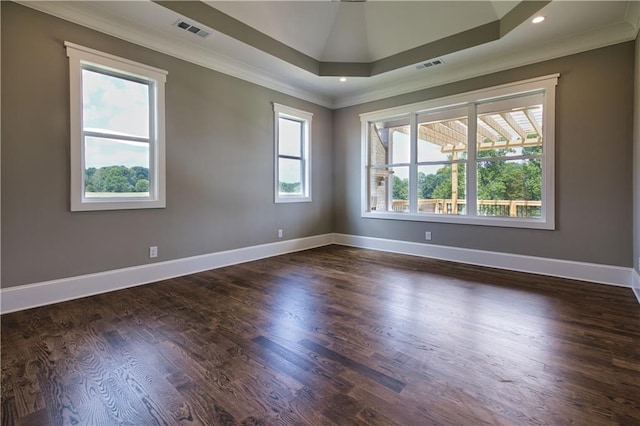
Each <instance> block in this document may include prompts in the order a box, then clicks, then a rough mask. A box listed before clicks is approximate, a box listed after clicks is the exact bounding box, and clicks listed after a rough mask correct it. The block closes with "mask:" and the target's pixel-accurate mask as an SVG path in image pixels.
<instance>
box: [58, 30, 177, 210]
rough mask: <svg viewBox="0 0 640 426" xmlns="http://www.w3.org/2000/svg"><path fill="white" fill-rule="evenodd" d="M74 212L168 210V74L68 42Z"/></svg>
mask: <svg viewBox="0 0 640 426" xmlns="http://www.w3.org/2000/svg"><path fill="white" fill-rule="evenodd" d="M65 46H66V49H67V56H68V57H69V83H70V102H71V210H72V211H82V210H116V209H141V208H162V207H165V153H164V83H165V79H166V74H167V73H166V71H163V70H159V69H156V68H152V67H149V66H146V65H143V64H138V63H135V62H132V61H129V60H127V59H122V58H118V57H115V56H112V55H108V54H105V53H101V52H98V51H95V50H92V49H88V48H85V47H82V46H78V45H75V44H72V43H69V42H65Z"/></svg>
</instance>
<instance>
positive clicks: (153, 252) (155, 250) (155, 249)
mask: <svg viewBox="0 0 640 426" xmlns="http://www.w3.org/2000/svg"><path fill="white" fill-rule="evenodd" d="M154 257H158V247H156V246H153V247H149V259H153V258H154Z"/></svg>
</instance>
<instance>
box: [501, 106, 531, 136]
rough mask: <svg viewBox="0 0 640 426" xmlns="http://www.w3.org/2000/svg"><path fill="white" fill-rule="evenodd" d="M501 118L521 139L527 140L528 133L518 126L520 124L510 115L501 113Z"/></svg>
mask: <svg viewBox="0 0 640 426" xmlns="http://www.w3.org/2000/svg"><path fill="white" fill-rule="evenodd" d="M500 117H502V119H503V120H504V121H506V122H507V124H508V125H509V126H511V128H512V129H513V130H514V131H515V132H516V133H517V134H518V136H520V138H521V139H526V138H527V132H526V131H525V130H524V129H523V128H522V127H521V126H520V125H519V124H518V122H517V121H516V120H515V119H514V118H513V117H512V116H511V114H508V113H504V112H502V113H500Z"/></svg>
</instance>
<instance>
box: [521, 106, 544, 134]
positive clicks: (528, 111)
mask: <svg viewBox="0 0 640 426" xmlns="http://www.w3.org/2000/svg"><path fill="white" fill-rule="evenodd" d="M524 115H525V116H526V117H527V119H528V120H529V123H531V125H532V126H533V128H534V129H536V132H537V133H538V136H539V137H540V138H542V126H541V125H540V123H538V121H537V120H536V117H535V116H534V115H533V111H532V110H531V109H525V110H524Z"/></svg>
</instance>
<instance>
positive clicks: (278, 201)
mask: <svg viewBox="0 0 640 426" xmlns="http://www.w3.org/2000/svg"><path fill="white" fill-rule="evenodd" d="M310 202H311V197H310V196H309V197H303V196H293V197H283V196H277V197H276V199H275V203H276V204H286V203H310Z"/></svg>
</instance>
